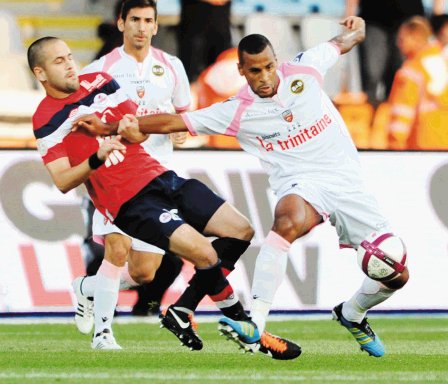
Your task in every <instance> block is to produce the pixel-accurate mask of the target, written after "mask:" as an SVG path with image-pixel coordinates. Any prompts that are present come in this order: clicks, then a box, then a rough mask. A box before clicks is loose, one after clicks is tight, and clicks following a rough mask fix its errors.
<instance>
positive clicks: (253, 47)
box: [238, 33, 274, 64]
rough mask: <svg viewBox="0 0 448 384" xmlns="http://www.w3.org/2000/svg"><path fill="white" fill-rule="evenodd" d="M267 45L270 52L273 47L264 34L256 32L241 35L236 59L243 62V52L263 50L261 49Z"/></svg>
mask: <svg viewBox="0 0 448 384" xmlns="http://www.w3.org/2000/svg"><path fill="white" fill-rule="evenodd" d="M268 46H269V47H271V49H272V52H274V48H272V44H271V42H270V41H269V40H268V38H267V37H266V36H263V35H259V34H258V33H254V34H252V35H247V36H246V37H243V38H242V40H241V41H240V43H239V44H238V60H239V62H240V64H243V62H244V60H243V53H244V52H246V53H249V54H251V55H254V54H257V53H260V52H263V50H264V49H265V48H266V47H268Z"/></svg>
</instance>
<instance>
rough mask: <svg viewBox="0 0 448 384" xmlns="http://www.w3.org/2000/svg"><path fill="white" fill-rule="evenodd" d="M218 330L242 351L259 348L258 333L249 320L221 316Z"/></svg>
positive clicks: (253, 351) (254, 325)
mask: <svg viewBox="0 0 448 384" xmlns="http://www.w3.org/2000/svg"><path fill="white" fill-rule="evenodd" d="M218 330H219V331H220V334H221V335H223V336H225V337H226V338H227V340H231V341H233V342H235V343H237V344H238V345H239V346H240V349H243V351H244V352H252V353H255V352H257V351H258V349H259V348H260V343H259V341H260V333H259V332H258V328H257V326H256V324H255V323H254V322H253V321H251V320H248V321H236V320H232V319H229V318H228V317H222V318H221V319H219V325H218Z"/></svg>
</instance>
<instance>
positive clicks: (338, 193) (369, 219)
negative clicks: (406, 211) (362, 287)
mask: <svg viewBox="0 0 448 384" xmlns="http://www.w3.org/2000/svg"><path fill="white" fill-rule="evenodd" d="M354 185H356V187H354ZM290 194H295V195H299V196H300V197H302V198H303V199H305V200H306V201H307V202H308V203H310V204H311V205H312V206H313V207H314V209H316V211H317V212H318V213H319V214H320V215H321V216H322V217H323V218H324V219H325V220H326V219H330V223H331V225H333V226H334V227H335V228H336V232H337V234H338V236H339V244H340V246H341V247H342V248H344V247H354V248H355V249H357V248H358V246H359V244H361V242H362V241H363V240H364V239H365V238H366V237H367V236H368V235H370V234H371V233H372V232H378V231H387V232H391V228H390V224H389V222H388V221H387V219H386V218H385V217H384V216H383V215H382V214H381V213H380V209H379V207H378V203H377V201H376V199H375V198H374V197H373V195H372V194H370V193H369V192H367V191H366V189H365V187H364V186H363V184H361V183H360V182H359V181H357V180H352V181H350V182H348V181H347V182H345V183H341V184H331V183H328V182H323V181H321V180H319V181H310V180H306V181H304V180H299V179H297V180H294V179H290V180H289V181H288V182H286V183H284V184H283V185H282V187H281V188H279V190H278V191H277V193H276V196H277V198H278V199H279V200H280V199H281V198H282V197H284V196H286V195H290Z"/></svg>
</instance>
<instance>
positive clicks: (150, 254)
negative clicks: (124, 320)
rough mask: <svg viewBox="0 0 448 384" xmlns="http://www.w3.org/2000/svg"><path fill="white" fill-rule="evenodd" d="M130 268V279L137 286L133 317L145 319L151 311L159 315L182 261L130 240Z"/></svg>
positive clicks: (170, 254)
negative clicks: (163, 300) (165, 294)
mask: <svg viewBox="0 0 448 384" xmlns="http://www.w3.org/2000/svg"><path fill="white" fill-rule="evenodd" d="M129 264H130V265H132V267H131V268H130V274H131V276H132V277H133V278H134V280H136V281H137V282H138V283H139V284H140V286H139V287H138V300H137V302H136V303H135V304H134V307H133V308H132V313H133V314H134V315H140V316H147V315H148V314H149V312H150V311H151V313H158V311H159V307H160V302H161V300H162V296H163V294H164V293H165V291H166V289H168V287H169V286H170V285H171V283H172V282H173V281H174V280H175V278H176V277H177V275H178V274H179V273H180V270H181V268H182V265H183V263H182V260H181V259H180V258H178V257H177V256H176V255H174V254H172V253H170V252H169V253H165V251H164V250H162V249H160V248H158V247H156V246H154V245H151V244H147V243H144V242H142V241H140V240H138V239H133V240H132V249H131V252H130V255H129Z"/></svg>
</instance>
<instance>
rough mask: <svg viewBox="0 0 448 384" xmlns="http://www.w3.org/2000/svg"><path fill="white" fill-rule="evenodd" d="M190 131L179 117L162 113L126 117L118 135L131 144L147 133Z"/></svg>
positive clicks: (121, 123)
mask: <svg viewBox="0 0 448 384" xmlns="http://www.w3.org/2000/svg"><path fill="white" fill-rule="evenodd" d="M186 131H188V128H187V125H186V124H185V123H184V120H183V119H182V117H180V116H179V115H171V114H169V113H161V114H157V115H146V116H140V117H138V118H137V117H135V116H134V115H125V116H124V117H123V118H122V119H121V120H120V124H119V127H118V133H119V134H120V135H121V136H122V137H124V138H125V139H126V140H128V141H130V142H131V143H135V142H137V141H138V137H139V135H141V134H142V133H143V134H147V133H174V132H186Z"/></svg>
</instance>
